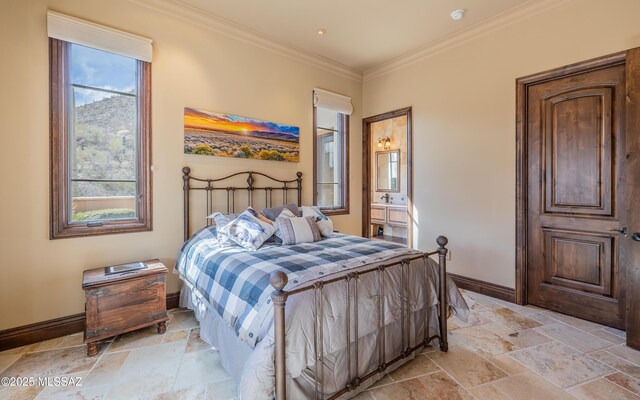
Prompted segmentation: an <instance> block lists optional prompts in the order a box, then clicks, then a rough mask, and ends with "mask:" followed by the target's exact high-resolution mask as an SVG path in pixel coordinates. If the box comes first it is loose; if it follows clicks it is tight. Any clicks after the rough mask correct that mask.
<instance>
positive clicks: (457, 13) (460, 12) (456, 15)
mask: <svg viewBox="0 0 640 400" xmlns="http://www.w3.org/2000/svg"><path fill="white" fill-rule="evenodd" d="M465 11H466V10H464V9H462V8H458V9H457V10H454V11H452V12H451V19H452V20H454V21H460V20H461V19H462V17H464V13H465Z"/></svg>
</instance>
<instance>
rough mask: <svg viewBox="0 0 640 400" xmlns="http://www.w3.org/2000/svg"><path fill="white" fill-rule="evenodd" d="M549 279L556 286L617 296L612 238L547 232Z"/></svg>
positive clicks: (546, 267)
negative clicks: (613, 272) (614, 281)
mask: <svg viewBox="0 0 640 400" xmlns="http://www.w3.org/2000/svg"><path fill="white" fill-rule="evenodd" d="M544 233H545V252H544V253H545V279H544V281H545V282H547V283H549V284H551V285H554V286H556V287H557V288H560V287H564V288H569V289H577V290H582V291H584V292H590V293H597V294H601V295H605V296H615V293H614V291H615V288H614V286H613V279H612V271H613V270H614V265H613V257H612V251H611V250H612V243H613V242H614V240H615V239H614V238H611V237H609V235H589V234H585V233H582V232H572V231H557V230H551V229H544Z"/></svg>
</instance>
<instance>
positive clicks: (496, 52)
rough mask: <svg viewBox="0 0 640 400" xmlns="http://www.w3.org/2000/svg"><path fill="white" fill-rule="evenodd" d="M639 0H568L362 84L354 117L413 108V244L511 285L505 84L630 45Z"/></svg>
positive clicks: (456, 266) (636, 34) (509, 102)
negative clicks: (440, 250) (440, 240)
mask: <svg viewBox="0 0 640 400" xmlns="http://www.w3.org/2000/svg"><path fill="white" fill-rule="evenodd" d="M638 15H640V1H637V0H616V1H612V0H609V1H602V0H573V1H571V2H568V3H566V4H564V5H562V6H559V7H557V8H554V9H551V10H548V11H546V12H544V13H541V14H538V15H535V16H532V17H530V18H528V19H526V20H523V21H520V22H518V23H516V24H513V25H510V26H507V27H505V28H502V29H499V30H496V31H493V32H492V33H490V34H487V35H485V36H481V37H478V38H476V39H474V40H472V41H469V42H467V43H465V44H462V45H460V46H458V47H454V48H451V49H449V50H447V51H444V52H441V53H439V54H437V55H435V56H432V57H430V58H428V59H425V60H422V61H420V62H418V63H415V64H412V65H410V66H408V67H405V68H403V69H400V70H397V71H395V72H392V73H391V74H388V75H384V76H381V77H379V78H376V79H372V80H365V83H364V85H363V99H364V113H363V114H364V116H370V115H374V114H380V113H383V112H386V111H391V110H394V109H398V108H402V107H406V106H412V107H413V127H414V131H413V140H414V154H415V158H414V160H415V164H414V167H415V170H414V171H415V172H414V179H415V181H414V182H415V183H414V187H415V194H414V196H415V197H414V200H415V210H414V216H415V225H416V232H417V234H416V235H415V241H416V243H415V244H416V245H417V247H418V248H419V249H424V250H427V249H433V248H434V246H435V242H434V240H435V237H436V236H437V235H438V234H445V235H447V236H448V237H449V239H450V243H451V245H450V249H451V250H452V261H451V262H450V264H449V265H450V271H451V272H454V273H457V274H462V275H467V276H470V277H473V278H477V279H482V280H485V281H489V282H494V283H497V284H500V285H504V286H509V287H514V281H515V278H514V275H515V273H514V269H515V267H514V265H515V80H516V78H518V77H520V76H524V75H528V74H532V73H536V72H540V71H543V70H547V69H551V68H555V67H560V66H562V65H566V64H569V63H573V62H578V61H582V60H586V59H589V58H594V57H598V56H602V55H605V54H609V53H613V52H617V51H621V50H624V49H629V48H633V47H637V46H640V23H638Z"/></svg>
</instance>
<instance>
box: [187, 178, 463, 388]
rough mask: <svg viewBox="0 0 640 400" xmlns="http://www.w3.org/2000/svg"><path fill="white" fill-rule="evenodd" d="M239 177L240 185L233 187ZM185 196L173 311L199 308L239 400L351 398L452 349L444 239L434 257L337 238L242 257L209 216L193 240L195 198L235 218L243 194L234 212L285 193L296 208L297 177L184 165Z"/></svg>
mask: <svg viewBox="0 0 640 400" xmlns="http://www.w3.org/2000/svg"><path fill="white" fill-rule="evenodd" d="M245 177H246V184H244V183H242V184H241V185H238V184H231V185H230V184H229V183H228V182H229V181H230V180H235V182H238V180H239V179H240V180H241V179H244V178H245ZM258 180H260V181H261V182H262V181H264V183H258ZM183 189H184V236H185V243H184V245H183V246H182V249H181V251H180V254H179V257H178V260H177V262H176V268H175V271H176V273H178V274H179V276H180V278H181V279H182V280H183V282H184V285H183V288H182V291H181V299H180V305H181V306H182V307H188V308H190V309H192V310H194V312H195V315H196V318H197V319H198V320H199V321H200V335H201V338H202V339H203V340H204V341H206V342H207V343H209V344H210V345H212V346H214V347H215V348H217V349H218V350H219V352H220V357H221V362H222V365H223V367H224V368H225V369H226V370H227V371H228V372H229V373H230V374H231V376H232V377H233V378H234V380H235V381H236V382H237V383H238V387H239V397H240V398H241V399H272V398H274V397H275V398H276V399H278V400H280V399H286V398H290V399H301V398H315V399H335V398H350V397H353V396H354V395H356V394H357V393H359V392H360V391H362V390H364V389H366V388H367V387H369V386H371V385H372V384H373V383H374V382H375V381H376V380H378V379H380V378H381V377H382V376H384V374H386V373H388V372H390V371H392V370H393V369H395V368H398V367H399V366H400V365H402V364H403V363H405V362H407V361H408V360H410V359H412V358H413V357H414V356H415V355H416V354H417V353H418V352H419V350H420V349H422V348H423V347H425V346H427V345H428V344H432V343H433V344H437V345H439V346H440V349H441V350H442V351H447V316H448V313H449V311H451V312H453V314H455V315H457V316H458V317H460V318H461V319H463V320H465V319H466V316H467V315H468V307H467V305H466V303H465V301H464V299H463V298H462V296H461V294H460V292H459V291H458V289H457V288H456V286H455V284H454V283H453V282H452V281H451V280H450V279H449V278H446V279H440V277H443V276H445V277H446V253H447V249H446V245H447V239H446V238H445V237H442V236H441V237H438V239H437V244H438V248H437V249H436V250H434V251H433V252H428V253H422V252H419V251H416V250H411V249H408V248H406V247H404V246H402V245H399V244H396V243H391V242H384V241H377V240H375V241H374V240H370V239H365V238H361V237H356V236H350V235H344V234H339V233H337V234H335V235H334V236H333V237H329V238H323V239H322V240H321V241H318V242H313V243H302V244H297V245H290V246H285V245H277V244H273V243H270V244H265V245H263V246H262V247H260V248H259V249H258V250H256V251H248V250H245V249H243V248H241V247H240V246H223V245H221V243H219V241H218V237H217V234H216V227H215V226H214V225H212V224H211V223H210V222H209V220H207V224H206V226H205V227H202V228H201V229H199V230H197V231H196V232H195V233H194V234H193V235H191V229H192V227H195V226H197V225H198V224H197V222H195V221H193V219H194V216H193V215H192V214H193V212H192V203H194V204H196V201H195V200H194V199H192V197H191V194H192V193H193V192H196V191H200V192H204V193H205V196H204V199H203V201H204V204H203V201H200V203H199V204H200V205H204V206H205V209H206V215H209V214H211V213H212V212H213V211H215V210H220V209H222V210H223V211H225V212H226V213H227V214H231V213H234V212H235V210H236V207H237V204H238V203H242V202H241V201H239V199H240V198H242V197H243V198H244V204H242V206H241V207H243V206H244V205H247V206H249V207H255V204H254V203H255V202H256V199H257V198H258V197H261V199H262V204H264V206H265V207H271V206H272V205H273V203H274V196H276V195H277V194H279V197H278V199H277V200H275V201H276V202H278V203H281V204H287V202H288V197H290V192H292V191H293V192H294V194H295V199H296V200H297V204H298V206H300V205H301V198H302V174H301V173H300V172H298V173H297V174H296V178H294V179H292V180H279V179H276V178H273V177H270V176H268V175H265V174H263V173H259V172H251V171H249V172H239V173H236V174H232V175H229V176H224V177H221V178H213V179H202V178H195V177H193V176H191V170H190V169H189V168H188V167H185V168H184V169H183ZM216 193H217V194H218V195H219V196H218V197H220V195H221V196H222V201H221V202H216V201H215V197H216V196H215V194H216ZM243 194H244V196H242V195H243ZM258 194H261V196H260V195H258ZM216 204H222V205H223V206H222V207H220V206H219V205H216ZM225 205H226V207H225ZM225 208H226V209H225ZM197 220H203V219H202V218H198V219H197ZM432 256H437V258H438V262H436V261H434V260H433V259H432V258H431V257H432Z"/></svg>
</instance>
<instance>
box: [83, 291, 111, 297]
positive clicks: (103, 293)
mask: <svg viewBox="0 0 640 400" xmlns="http://www.w3.org/2000/svg"><path fill="white" fill-rule="evenodd" d="M107 293H109V290H108V289H97V290H92V291H90V292H86V293H85V296H86V297H90V296H102V295H105V294H107Z"/></svg>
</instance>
